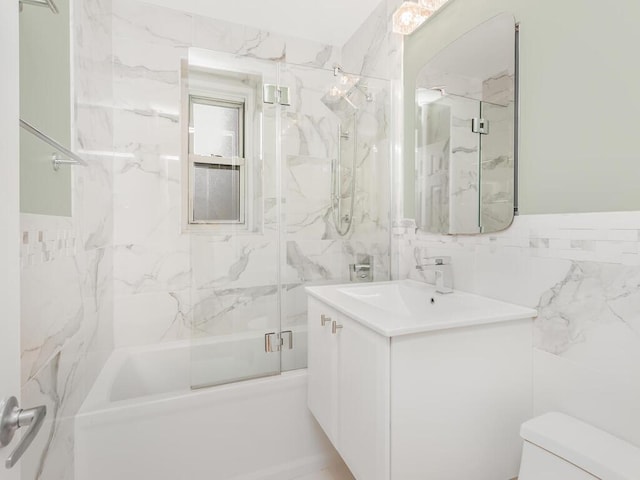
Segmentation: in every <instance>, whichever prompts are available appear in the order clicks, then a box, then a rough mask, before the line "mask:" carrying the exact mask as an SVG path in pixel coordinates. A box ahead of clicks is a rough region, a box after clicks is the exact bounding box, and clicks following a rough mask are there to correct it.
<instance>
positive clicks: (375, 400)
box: [307, 280, 536, 480]
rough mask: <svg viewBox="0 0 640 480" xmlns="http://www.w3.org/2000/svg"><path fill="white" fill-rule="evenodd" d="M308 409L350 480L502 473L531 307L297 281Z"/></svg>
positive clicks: (514, 452)
mask: <svg viewBox="0 0 640 480" xmlns="http://www.w3.org/2000/svg"><path fill="white" fill-rule="evenodd" d="M307 293H308V328H309V330H308V331H309V363H308V372H309V387H308V389H309V390H308V406H309V409H310V410H311V412H312V413H313V415H314V416H315V418H316V419H317V421H318V422H319V424H320V425H321V426H322V428H323V429H324V431H325V433H326V434H327V436H328V437H329V439H330V441H331V442H332V443H333V445H334V447H335V448H336V450H337V451H338V453H339V454H340V455H341V457H342V458H343V460H344V461H345V463H346V464H347V466H348V467H349V469H350V470H351V472H352V473H353V475H354V476H355V478H356V479H358V480H390V479H393V480H425V479H430V480H431V479H433V480H454V479H455V480H460V479H463V478H464V479H466V478H468V479H473V480H509V479H511V478H513V477H515V476H516V475H517V472H518V466H519V460H520V446H521V441H520V438H519V428H520V424H521V423H522V422H523V421H525V420H527V419H529V418H530V417H531V415H532V397H531V372H532V365H531V362H532V348H531V347H532V319H533V317H535V315H536V311H535V310H532V309H529V308H524V307H520V306H517V305H512V304H508V303H504V302H500V301H496V300H492V299H489V298H485V297H481V296H478V295H472V294H468V293H464V292H459V291H454V292H453V293H451V294H447V295H442V294H439V293H436V291H435V288H434V287H433V286H432V285H428V284H425V283H421V282H416V281H412V280H402V281H394V282H380V283H369V284H347V285H330V286H319V287H308V288H307Z"/></svg>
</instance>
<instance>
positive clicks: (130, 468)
mask: <svg viewBox="0 0 640 480" xmlns="http://www.w3.org/2000/svg"><path fill="white" fill-rule="evenodd" d="M190 357H191V354H190V343H189V342H176V343H170V344H164V345H158V346H153V347H138V348H130V349H120V350H116V351H114V352H113V354H112V355H111V357H110V358H109V360H108V361H107V363H106V364H105V367H104V369H103V371H102V372H101V374H100V376H99V377H98V379H97V380H96V383H95V385H94V386H93V388H92V390H91V392H90V393H89V395H88V396H87V398H86V400H85V402H84V404H83V406H82V408H81V409H80V412H79V413H78V415H77V417H76V421H75V472H76V477H75V480H113V479H118V480H146V479H149V480H152V479H153V480H200V479H202V480H205V479H206V480H227V479H228V480H258V479H259V480H271V479H274V480H275V479H276V478H277V479H280V480H282V479H290V478H294V477H296V476H298V475H302V474H305V473H309V472H314V471H318V470H321V469H322V468H326V467H329V466H331V465H333V464H335V463H337V462H339V459H338V457H337V455H336V453H335V451H334V450H333V448H332V447H331V445H330V444H329V442H328V440H327V439H326V437H325V436H324V434H323V433H322V431H321V429H320V427H319V426H318V425H317V424H316V422H315V420H314V419H313V418H312V416H311V414H310V413H309V412H308V410H307V406H306V404H307V400H306V395H307V372H306V370H296V371H293V372H288V373H284V374H282V375H277V376H273V377H267V378H261V379H255V380H247V381H243V382H238V383H233V384H227V385H221V386H217V387H212V388H205V389H199V390H195V391H191V389H190ZM272 358H277V355H276V356H275V357H272Z"/></svg>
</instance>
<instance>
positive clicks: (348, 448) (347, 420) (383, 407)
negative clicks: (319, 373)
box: [333, 316, 390, 480]
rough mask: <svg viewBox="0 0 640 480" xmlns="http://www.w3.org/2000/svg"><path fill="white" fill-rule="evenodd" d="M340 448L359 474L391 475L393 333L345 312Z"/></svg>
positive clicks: (370, 479)
mask: <svg viewBox="0 0 640 480" xmlns="http://www.w3.org/2000/svg"><path fill="white" fill-rule="evenodd" d="M339 324H340V325H341V326H342V328H339V329H337V330H336V333H335V334H333V336H334V337H336V338H335V340H336V343H337V345H338V386H337V392H338V441H337V448H338V452H339V453H340V455H341V456H342V458H343V459H344V461H345V463H346V464H347V466H348V467H349V468H350V470H351V472H352V473H353V474H354V476H355V477H356V478H357V479H358V480H387V479H388V478H389V474H390V473H389V472H390V467H389V458H390V450H389V438H390V426H389V423H390V422H389V415H390V410H389V396H390V394H389V388H390V387H389V378H390V377H389V368H390V367H389V352H390V342H389V339H388V338H386V337H383V336H381V335H378V334H377V333H375V332H373V331H372V330H370V329H368V328H365V327H364V326H362V325H360V324H359V323H357V322H356V321H354V320H351V319H349V318H346V317H344V316H340V317H339Z"/></svg>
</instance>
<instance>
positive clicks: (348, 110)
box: [322, 66, 373, 237]
mask: <svg viewBox="0 0 640 480" xmlns="http://www.w3.org/2000/svg"><path fill="white" fill-rule="evenodd" d="M333 75H334V77H336V78H338V82H337V84H336V85H333V86H332V87H331V88H330V89H329V91H328V92H327V93H326V94H325V95H324V96H323V97H322V103H323V104H324V105H325V106H326V107H327V108H328V109H329V110H331V111H332V112H333V113H334V114H335V115H336V116H337V117H338V119H339V123H338V129H337V153H336V155H335V156H334V157H332V159H331V216H332V219H333V223H334V226H335V229H336V232H337V233H338V235H340V236H341V237H344V236H345V235H347V234H348V233H349V231H351V228H352V225H353V211H354V206H355V197H356V160H357V156H358V139H357V128H356V127H357V119H358V116H357V114H358V111H359V110H360V108H361V107H362V106H363V105H364V104H365V103H370V102H372V101H373V96H372V95H371V94H370V93H369V92H368V89H367V85H366V84H365V83H364V82H363V81H362V79H361V78H360V77H357V76H354V75H349V74H346V73H344V71H343V70H342V67H340V66H335V67H334V68H333ZM345 154H346V155H345ZM344 156H347V157H350V160H351V181H350V186H349V188H348V190H347V189H344V188H343V184H342V177H343V157H344ZM345 190H347V191H348V195H349V196H350V197H351V199H350V202H349V209H348V213H344V210H343V207H344V205H343V200H344V198H345V197H346V195H345Z"/></svg>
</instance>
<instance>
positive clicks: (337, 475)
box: [294, 465, 355, 480]
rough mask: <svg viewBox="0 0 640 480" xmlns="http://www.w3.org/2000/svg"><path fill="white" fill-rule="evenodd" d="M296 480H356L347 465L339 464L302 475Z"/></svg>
mask: <svg viewBox="0 0 640 480" xmlns="http://www.w3.org/2000/svg"><path fill="white" fill-rule="evenodd" d="M294 480H355V479H354V478H353V475H351V472H350V471H349V469H347V467H345V466H342V465H340V466H338V467H332V468H327V469H325V470H322V471H320V472H315V473H309V474H307V475H303V476H302V477H296V478H295V479H294Z"/></svg>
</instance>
